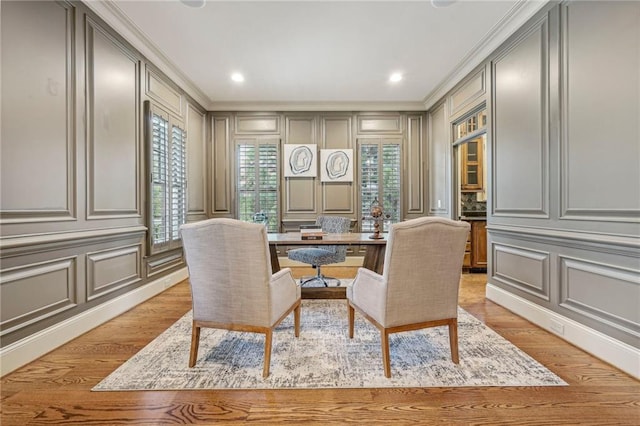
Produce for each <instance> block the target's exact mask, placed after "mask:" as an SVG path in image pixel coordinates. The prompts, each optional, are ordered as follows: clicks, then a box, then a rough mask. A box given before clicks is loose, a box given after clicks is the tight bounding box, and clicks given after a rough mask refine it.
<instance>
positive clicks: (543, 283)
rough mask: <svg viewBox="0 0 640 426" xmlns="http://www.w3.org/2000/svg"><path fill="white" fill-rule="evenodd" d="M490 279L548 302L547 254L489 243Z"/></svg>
mask: <svg viewBox="0 0 640 426" xmlns="http://www.w3.org/2000/svg"><path fill="white" fill-rule="evenodd" d="M491 252H492V259H493V264H492V265H493V266H492V268H491V271H490V272H491V278H492V279H494V280H495V281H497V282H500V283H502V284H505V285H508V286H510V287H515V288H517V289H519V290H522V291H524V292H526V293H528V294H530V295H532V296H535V297H537V298H539V299H542V300H545V301H549V300H550V297H549V256H550V255H549V253H548V252H543V251H538V250H531V249H528V248H525V247H518V246H513V245H509V244H502V243H496V242H494V241H492V242H491Z"/></svg>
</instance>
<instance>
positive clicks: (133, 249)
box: [86, 244, 142, 300]
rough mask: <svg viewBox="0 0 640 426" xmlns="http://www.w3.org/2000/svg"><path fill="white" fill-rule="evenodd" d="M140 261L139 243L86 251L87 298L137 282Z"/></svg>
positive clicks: (140, 270)
mask: <svg viewBox="0 0 640 426" xmlns="http://www.w3.org/2000/svg"><path fill="white" fill-rule="evenodd" d="M141 263H142V245H141V244H136V245H132V246H125V247H117V248H111V249H107V250H100V251H95V252H89V253H87V281H86V285H87V289H86V293H87V300H93V299H96V298H98V297H101V296H104V295H105V294H108V293H110V292H112V291H115V290H117V289H119V288H122V287H125V286H127V285H130V284H133V283H136V282H139V281H140V280H141V279H142V276H141V272H142V267H141Z"/></svg>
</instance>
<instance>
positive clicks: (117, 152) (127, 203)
mask: <svg viewBox="0 0 640 426" xmlns="http://www.w3.org/2000/svg"><path fill="white" fill-rule="evenodd" d="M86 34H87V39H86V50H87V94H86V96H87V110H88V113H87V145H88V147H87V148H88V149H87V158H88V164H87V173H88V187H89V188H88V200H87V201H88V208H87V211H88V218H89V219H104V218H108V217H114V216H115V217H131V216H140V214H141V212H140V194H139V188H140V179H139V175H140V173H139V167H140V140H139V135H140V131H139V130H140V127H139V126H140V119H139V117H140V114H139V108H140V102H139V87H138V82H139V64H140V62H139V60H138V58H137V57H136V56H135V55H134V54H133V53H132V52H131V51H129V50H128V49H127V48H126V47H125V46H123V45H122V44H121V43H120V42H118V41H117V40H116V39H114V38H113V37H112V36H111V35H109V34H108V33H107V32H106V31H105V30H104V29H102V28H101V27H99V26H98V24H97V23H95V22H93V21H92V20H91V19H89V18H87V25H86Z"/></svg>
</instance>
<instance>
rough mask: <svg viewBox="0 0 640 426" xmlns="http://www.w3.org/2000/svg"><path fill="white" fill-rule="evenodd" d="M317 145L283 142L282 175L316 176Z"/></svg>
mask: <svg viewBox="0 0 640 426" xmlns="http://www.w3.org/2000/svg"><path fill="white" fill-rule="evenodd" d="M317 151H318V149H317V145H315V144H309V145H297V144H284V176H285V177H316V176H317V174H318V171H317V170H318V166H317V164H318V162H317Z"/></svg>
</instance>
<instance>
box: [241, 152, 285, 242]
mask: <svg viewBox="0 0 640 426" xmlns="http://www.w3.org/2000/svg"><path fill="white" fill-rule="evenodd" d="M278 147H279V141H278V140H272V139H269V140H259V139H256V140H242V141H239V142H238V144H237V146H236V156H237V158H236V160H237V163H236V164H237V168H236V169H237V203H238V219H240V220H244V221H247V222H252V221H253V218H254V215H255V214H256V213H264V214H266V216H267V229H268V230H269V232H278V230H279V225H278V224H279V209H278V205H279V199H278V182H279V169H278Z"/></svg>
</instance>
